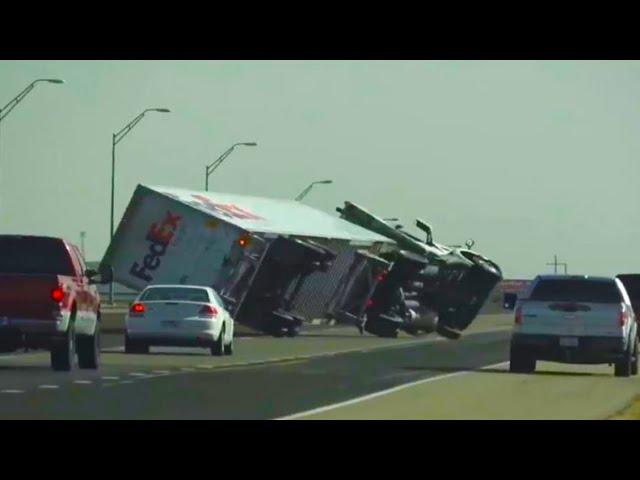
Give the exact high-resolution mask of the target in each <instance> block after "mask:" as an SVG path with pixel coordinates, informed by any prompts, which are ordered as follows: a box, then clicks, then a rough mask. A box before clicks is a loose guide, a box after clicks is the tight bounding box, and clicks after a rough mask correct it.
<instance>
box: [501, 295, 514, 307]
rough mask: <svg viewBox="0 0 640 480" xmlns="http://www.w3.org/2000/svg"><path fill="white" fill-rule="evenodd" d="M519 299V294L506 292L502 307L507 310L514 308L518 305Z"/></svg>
mask: <svg viewBox="0 0 640 480" xmlns="http://www.w3.org/2000/svg"><path fill="white" fill-rule="evenodd" d="M517 301H518V294H516V293H505V294H504V297H503V300H502V308H504V309H505V310H513V309H514V308H515V306H516V302H517Z"/></svg>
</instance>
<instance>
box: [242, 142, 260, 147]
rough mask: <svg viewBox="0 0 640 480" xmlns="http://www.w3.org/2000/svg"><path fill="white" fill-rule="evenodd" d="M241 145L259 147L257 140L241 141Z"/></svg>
mask: <svg viewBox="0 0 640 480" xmlns="http://www.w3.org/2000/svg"><path fill="white" fill-rule="evenodd" d="M240 145H244V146H245V147H257V146H258V144H257V143H256V142H244V143H241V144H240Z"/></svg>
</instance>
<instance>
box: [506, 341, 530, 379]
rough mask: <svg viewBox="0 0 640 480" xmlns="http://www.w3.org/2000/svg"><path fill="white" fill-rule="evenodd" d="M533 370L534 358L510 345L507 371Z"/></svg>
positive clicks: (521, 371)
mask: <svg viewBox="0 0 640 480" xmlns="http://www.w3.org/2000/svg"><path fill="white" fill-rule="evenodd" d="M535 370H536V359H535V358H533V357H531V356H530V355H527V354H526V352H523V351H522V350H520V349H519V348H516V347H514V346H513V345H512V346H511V355H510V358H509V371H510V372H512V373H533V372H534V371H535Z"/></svg>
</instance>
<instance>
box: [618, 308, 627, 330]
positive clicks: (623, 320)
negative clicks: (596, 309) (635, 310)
mask: <svg viewBox="0 0 640 480" xmlns="http://www.w3.org/2000/svg"><path fill="white" fill-rule="evenodd" d="M618 323H619V324H620V326H621V327H624V324H625V323H627V314H626V312H625V311H624V305H623V306H622V309H621V310H620V316H619V317H618Z"/></svg>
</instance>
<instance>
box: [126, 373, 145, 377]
mask: <svg viewBox="0 0 640 480" xmlns="http://www.w3.org/2000/svg"><path fill="white" fill-rule="evenodd" d="M129 375H131V376H132V377H146V376H147V375H148V374H147V373H141V372H133V373H130V374H129Z"/></svg>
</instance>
